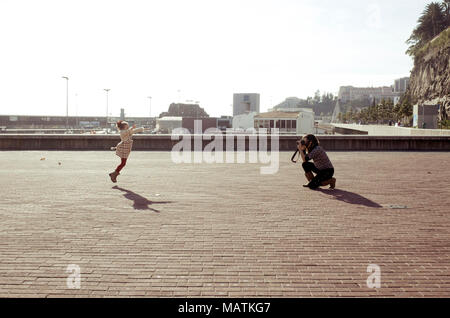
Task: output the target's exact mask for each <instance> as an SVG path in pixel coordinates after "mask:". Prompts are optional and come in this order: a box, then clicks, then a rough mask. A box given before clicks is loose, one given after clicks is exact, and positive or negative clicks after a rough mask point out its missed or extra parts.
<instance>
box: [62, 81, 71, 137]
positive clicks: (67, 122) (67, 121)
mask: <svg viewBox="0 0 450 318" xmlns="http://www.w3.org/2000/svg"><path fill="white" fill-rule="evenodd" d="M62 78H64V79H65V80H66V130H67V129H68V127H69V77H68V76H63V77H62Z"/></svg>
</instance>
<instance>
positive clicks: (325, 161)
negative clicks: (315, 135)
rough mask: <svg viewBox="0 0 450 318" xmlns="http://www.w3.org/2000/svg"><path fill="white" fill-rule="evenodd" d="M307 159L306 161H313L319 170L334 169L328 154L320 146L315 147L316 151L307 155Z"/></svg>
mask: <svg viewBox="0 0 450 318" xmlns="http://www.w3.org/2000/svg"><path fill="white" fill-rule="evenodd" d="M305 159H306V161H310V160H313V161H314V165H315V166H316V168H317V169H319V170H323V169H334V167H333V164H332V163H331V161H330V159H329V158H328V155H327V153H326V152H325V150H323V148H322V147H320V146H317V147H314V149H313V150H311V152H309V153H308V154H307V155H306V158H305Z"/></svg>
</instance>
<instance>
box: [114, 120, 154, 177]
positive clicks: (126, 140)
mask: <svg viewBox="0 0 450 318" xmlns="http://www.w3.org/2000/svg"><path fill="white" fill-rule="evenodd" d="M116 126H117V129H118V130H119V131H120V140H121V141H120V142H119V143H118V144H117V146H116V147H111V150H115V151H116V155H117V156H119V157H120V165H118V166H117V168H116V170H115V171H114V172H111V173H110V174H109V177H110V178H111V181H112V182H114V183H116V182H117V176H118V175H120V171H121V170H122V168H123V167H125V165H126V164H127V158H128V156H129V155H130V152H131V148H132V147H133V139H132V136H133V134H135V133H139V132H143V131H144V130H149V129H146V128H143V127H141V128H136V125H133V127H131V128H129V125H128V123H127V122H126V121H124V120H119V121H118V122H117V123H116Z"/></svg>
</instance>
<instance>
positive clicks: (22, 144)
mask: <svg viewBox="0 0 450 318" xmlns="http://www.w3.org/2000/svg"><path fill="white" fill-rule="evenodd" d="M188 136H189V137H190V138H191V144H192V149H194V147H193V144H194V138H192V137H191V136H190V135H188ZM199 137H200V138H201V135H199ZM237 138H238V137H237V136H234V137H233V140H234V145H235V146H236V145H237V142H238V140H237ZM239 138H245V140H246V148H247V149H248V144H249V137H248V136H239ZM133 139H134V145H133V148H134V150H148V151H170V150H171V149H172V147H173V146H174V145H175V144H176V143H178V142H179V141H178V140H174V141H173V140H171V136H170V135H156V136H155V135H136V136H134V137H133ZM297 139H298V137H296V136H280V137H279V149H280V151H294V150H295V148H296V140H297ZM319 139H320V142H321V145H322V146H323V147H324V148H325V149H326V150H331V151H333V150H335V151H450V136H447V137H445V136H441V137H419V136H413V137H411V136H409V137H404V136H402V137H381V136H380V137H378V136H319ZM119 141H120V139H119V136H118V135H9V134H8V135H0V150H81V151H82V150H110V147H112V146H115V145H116V144H117V143H118V142H119ZM210 142H211V141H209V140H203V141H202V144H203V147H204V146H206V145H207V144H209V143H210ZM267 144H268V149H270V145H271V140H270V137H269V138H268V141H267ZM223 146H224V150H225V149H226V148H225V147H226V140H224V142H223ZM235 148H236V147H235Z"/></svg>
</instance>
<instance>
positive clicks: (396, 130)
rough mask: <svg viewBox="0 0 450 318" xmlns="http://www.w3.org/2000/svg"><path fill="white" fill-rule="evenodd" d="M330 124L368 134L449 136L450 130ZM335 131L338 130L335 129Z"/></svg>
mask: <svg viewBox="0 0 450 318" xmlns="http://www.w3.org/2000/svg"><path fill="white" fill-rule="evenodd" d="M332 125H333V126H334V127H336V128H345V129H352V130H360V131H363V132H368V133H369V136H450V130H448V129H419V128H409V127H395V126H380V125H357V124H332ZM335 131H336V132H338V131H337V130H336V129H335ZM342 131H344V130H342ZM338 133H339V132H338Z"/></svg>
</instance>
